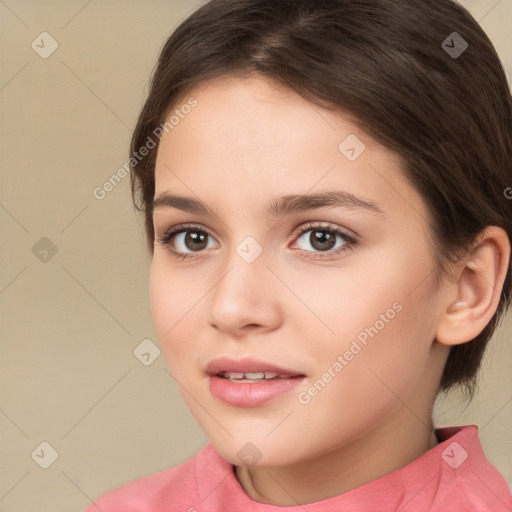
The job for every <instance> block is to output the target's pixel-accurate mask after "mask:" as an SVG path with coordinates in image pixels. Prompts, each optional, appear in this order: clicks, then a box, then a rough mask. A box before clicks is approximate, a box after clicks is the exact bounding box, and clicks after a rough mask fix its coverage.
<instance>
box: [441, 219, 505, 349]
mask: <svg viewBox="0 0 512 512" xmlns="http://www.w3.org/2000/svg"><path fill="white" fill-rule="evenodd" d="M509 259H510V241H509V239H508V236H507V234H506V232H505V231H504V230H503V229H501V228H499V227H497V226H488V227H487V228H486V229H485V230H483V231H482V232H481V233H480V235H479V236H478V237H477V239H476V240H475V242H474V244H473V245H472V248H471V249H470V250H469V251H468V253H467V254H466V256H465V257H464V258H462V260H461V263H462V264H461V265H460V268H459V270H458V280H456V282H454V283H453V286H454V287H455V290H454V293H453V294H452V299H451V300H450V301H449V302H448V303H447V304H446V306H445V310H444V312H443V314H442V316H441V318H440V320H439V323H438V325H437V332H436V339H437V341H438V342H439V343H442V344H444V345H459V344H461V343H466V342H468V341H471V340H472V339H474V338H475V337H476V336H478V335H479V334H480V333H481V332H482V330H483V329H484V328H485V326H486V325H487V324H488V323H489V321H490V320H491V318H492V317H493V315H494V313H495V312H496V309H497V307H498V304H499V300H500V296H501V290H502V287H503V283H504V282H505V278H506V276H507V271H508V265H509ZM453 295H455V299H453Z"/></svg>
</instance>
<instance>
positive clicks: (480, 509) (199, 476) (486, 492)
mask: <svg viewBox="0 0 512 512" xmlns="http://www.w3.org/2000/svg"><path fill="white" fill-rule="evenodd" d="M436 435H437V438H438V440H439V441H440V443H439V444H438V445H437V446H436V447H434V448H432V449H431V450H429V451H428V452H427V453H425V454H424V455H422V456H421V457H420V458H418V459H416V460H415V461H413V462H411V463H410V464H408V465H406V466H404V467H402V468H400V469H398V470H396V471H394V472H392V473H390V474H388V475H386V476H384V477H382V478H379V479H377V480H374V481H373V482H370V483H368V484H365V485H362V486H360V487H358V488H356V489H353V490H352V491H349V492H346V493H344V494H341V495H339V496H336V497H333V498H329V499H325V500H322V501H318V502H315V503H311V504H307V505H297V506H291V507H280V506H277V505H269V504H264V503H260V502H257V501H254V500H253V499H252V498H250V497H249V496H248V495H247V493H246V492H245V490H244V489H243V487H242V486H241V484H240V483H239V481H238V479H237V477H236V474H235V471H234V466H232V465H231V464H230V463H229V462H227V461H226V460H224V459H223V458H221V457H220V456H219V454H218V453H217V452H216V451H215V448H214V447H213V445H212V444H211V443H208V444H207V445H205V446H204V447H203V448H201V449H200V450H199V451H198V452H197V454H196V455H195V456H194V457H193V458H191V459H189V460H187V461H185V462H183V463H182V464H179V465H177V466H174V467H172V468H170V469H167V470H164V471H161V472H159V473H155V474H153V475H150V476H146V477H144V478H141V479H139V480H135V481H133V482H131V483H128V484H126V485H124V486H122V487H120V488H118V489H115V490H113V491H111V492H107V493H106V494H103V495H102V496H100V497H99V498H97V499H96V500H95V501H94V502H93V503H92V504H91V505H89V506H88V507H87V509H85V511H84V512H279V511H280V512H283V511H284V510H286V511H287V512H341V511H343V512H363V511H364V512H398V511H400V512H511V511H512V498H511V489H510V487H509V484H507V482H506V480H505V479H504V477H503V476H502V475H501V474H500V473H499V472H498V470H497V469H496V468H495V467H494V466H493V465H492V464H491V463H490V462H489V461H488V460H487V458H486V457H485V454H484V452H483V449H482V446H481V442H480V439H479V432H478V427H477V426H476V425H464V426H454V427H443V428H438V429H436Z"/></svg>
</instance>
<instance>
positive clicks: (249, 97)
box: [155, 76, 421, 208]
mask: <svg viewBox="0 0 512 512" xmlns="http://www.w3.org/2000/svg"><path fill="white" fill-rule="evenodd" d="M191 98H193V100H194V101H195V102H197V104H196V106H195V107H194V108H193V109H184V110H186V111H187V112H188V113H187V114H186V115H185V114H183V112H181V116H179V123H177V124H176V125H174V126H173V128H172V130H169V132H168V133H167V132H165V133H164V134H163V137H162V140H161V142H160V144H159V148H158V153H157V161H156V168H155V197H158V196H159V195H161V194H163V193H165V192H169V191H171V190H172V191H174V192H176V193H179V194H181V195H187V196H194V195H195V196H200V197H201V198H203V197H204V198H207V197H211V198H212V199H213V201H215V202H216V201H219V200H220V198H222V202H224V203H226V202H229V199H230V198H233V199H237V200H238V201H240V196H243V195H244V194H246V195H247V197H246V198H245V199H246V200H247V201H250V200H252V199H254V200H256V199H257V198H259V197H260V196H261V197H262V191H263V190H265V191H266V193H267V198H268V197H271V196H277V195H279V194H282V193H284V192H286V193H305V192H306V191H314V189H322V190H326V189H329V188H333V189H334V188H335V189H337V190H339V189H343V190H346V191H347V192H348V193H352V194H356V193H357V195H359V196H361V195H363V196H365V197H367V198H368V197H369V198H373V200H374V202H376V203H381V202H383V201H384V202H386V201H392V202H393V201H394V204H397V201H396V199H397V197H396V196H399V197H401V199H402V201H403V200H405V205H407V204H408V203H411V201H412V202H413V203H418V202H421V198H420V197H419V195H418V194H417V193H416V191H415V190H413V189H412V187H411V186H410V185H409V183H408V182H407V180H405V179H404V177H403V176H402V169H403V161H402V159H401V158H400V157H399V156H398V155H397V154H396V153H394V152H392V151H390V150H389V149H387V148H385V147H383V146H382V145H380V144H378V143H377V142H376V141H375V140H374V139H373V138H372V137H370V136H369V135H368V134H367V133H365V132H364V131H363V130H362V129H361V128H360V127H359V126H358V125H357V124H356V123H355V122H353V121H352V119H351V117H349V116H348V115H346V114H345V113H343V112H342V111H341V110H339V111H330V110H326V109H323V108H321V107H319V106H317V105H314V104H312V103H310V102H308V101H306V100H305V99H304V98H302V97H300V96H299V95H297V94H296V93H295V92H294V91H292V90H290V89H288V88H286V87H284V86H282V85H280V84H277V83H275V82H273V81H271V80H269V79H266V78H262V77H259V76H252V77H249V78H239V77H233V76H223V77H220V78H216V79H215V80H211V81H209V82H205V83H203V84H201V85H200V86H198V87H196V88H194V89H192V90H191V91H190V92H189V93H188V95H185V96H184V97H183V98H182V99H181V101H180V102H178V103H176V104H175V105H174V106H173V108H172V109H171V112H170V114H171V115H172V114H173V113H176V111H177V110H178V111H179V109H180V106H181V105H184V104H186V103H187V101H189V100H190V99H191ZM354 157H355V158H354ZM238 204H240V203H238ZM419 207H421V206H420V205H419ZM408 208H411V205H410V204H409V206H408Z"/></svg>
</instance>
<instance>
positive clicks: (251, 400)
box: [205, 357, 306, 407]
mask: <svg viewBox="0 0 512 512" xmlns="http://www.w3.org/2000/svg"><path fill="white" fill-rule="evenodd" d="M205 371H206V373H207V374H208V375H209V379H208V384H209V389H210V393H211V394H212V395H214V396H215V397H217V398H218V399H219V400H222V401H223V402H225V403H227V404H229V405H234V406H237V407H256V406H258V405H262V404H264V403H266V402H268V401H270V400H272V399H274V398H275V397H277V396H279V395H281V394H283V393H286V392H288V391H290V390H291V389H293V388H294V387H296V386H298V385H299V384H300V383H301V382H303V381H304V379H305V378H306V377H305V375H304V374H303V373H301V372H300V371H295V370H290V369H288V368H283V367H280V366H276V365H275V364H272V363H267V362H265V361H261V360H259V359H255V358H253V357H244V358H243V359H240V360H238V361H236V360H234V359H231V358H229V357H219V358H216V359H213V360H212V361H210V363H209V364H208V365H207V367H206V370H205ZM220 372H236V373H259V372H274V373H277V374H279V375H288V376H289V378H285V379H282V378H278V377H276V378H274V379H269V380H267V381H265V382H262V381H259V382H231V381H230V380H229V379H226V378H223V377H220V376H219V375H218V374H219V373H220Z"/></svg>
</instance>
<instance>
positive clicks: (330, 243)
mask: <svg viewBox="0 0 512 512" xmlns="http://www.w3.org/2000/svg"><path fill="white" fill-rule="evenodd" d="M308 233H309V236H307V237H306V236H305V235H307V234H308ZM301 239H302V243H298V246H299V249H301V250H305V251H311V248H312V249H313V251H314V252H322V253H324V252H328V251H332V252H338V251H336V249H340V248H344V246H350V245H353V244H354V243H355V241H354V240H353V239H352V238H351V237H350V236H348V235H347V234H345V233H343V232H342V231H340V230H339V229H335V228H325V227H318V226H316V227H315V226H313V227H312V228H310V229H302V230H301V231H300V232H299V234H298V235H297V240H298V241H301ZM337 240H338V243H337Z"/></svg>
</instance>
